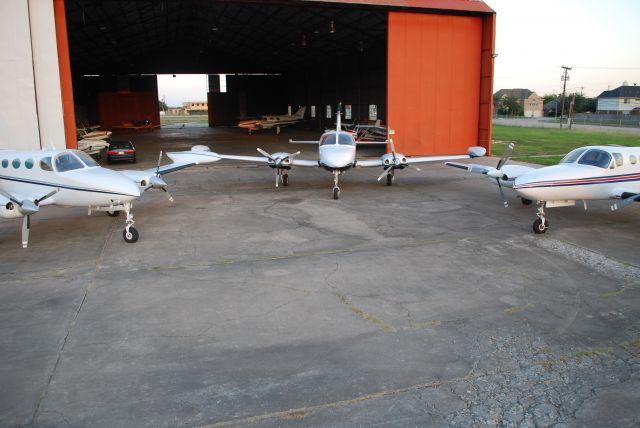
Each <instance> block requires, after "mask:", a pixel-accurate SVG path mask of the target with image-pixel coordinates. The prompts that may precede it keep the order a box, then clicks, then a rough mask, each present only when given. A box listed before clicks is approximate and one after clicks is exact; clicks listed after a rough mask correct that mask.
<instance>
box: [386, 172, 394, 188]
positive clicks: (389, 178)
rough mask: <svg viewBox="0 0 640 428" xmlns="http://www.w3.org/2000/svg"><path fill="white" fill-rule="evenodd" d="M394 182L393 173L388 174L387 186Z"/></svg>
mask: <svg viewBox="0 0 640 428" xmlns="http://www.w3.org/2000/svg"><path fill="white" fill-rule="evenodd" d="M392 184H393V175H391V174H387V186H391V185H392Z"/></svg>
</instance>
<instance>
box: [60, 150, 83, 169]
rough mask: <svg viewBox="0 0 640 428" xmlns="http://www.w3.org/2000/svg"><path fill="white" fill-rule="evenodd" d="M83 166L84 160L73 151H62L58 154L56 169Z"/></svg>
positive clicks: (79, 167)
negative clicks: (72, 152) (81, 160)
mask: <svg viewBox="0 0 640 428" xmlns="http://www.w3.org/2000/svg"><path fill="white" fill-rule="evenodd" d="M82 168H84V165H83V164H82V162H80V160H79V159H78V158H77V157H75V156H74V155H73V154H71V153H61V154H59V155H58V156H56V171H58V172H65V171H71V170H73V169H82Z"/></svg>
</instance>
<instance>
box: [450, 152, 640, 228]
mask: <svg viewBox="0 0 640 428" xmlns="http://www.w3.org/2000/svg"><path fill="white" fill-rule="evenodd" d="M512 150H513V143H512V144H509V146H508V147H507V149H506V150H505V153H504V154H503V156H502V158H501V159H500V161H499V162H498V165H497V167H496V168H492V167H488V166H485V165H477V164H460V163H455V162H446V164H447V165H449V166H453V167H456V168H461V169H465V170H467V171H470V172H476V173H480V174H485V175H487V176H488V177H490V179H491V180H492V181H493V182H494V183H495V184H497V185H498V187H499V189H500V194H501V196H502V201H503V204H504V206H505V207H507V206H508V204H507V201H506V199H505V197H504V192H503V191H502V186H506V187H511V188H513V189H514V190H515V191H516V193H517V194H518V196H519V197H520V198H521V199H522V203H523V204H525V205H529V204H530V203H531V202H532V201H537V206H538V211H537V214H536V215H537V217H538V218H537V219H536V220H535V221H534V222H533V231H534V232H535V233H545V232H546V231H547V230H548V229H549V220H547V217H546V213H545V208H554V207H565V206H573V205H575V204H576V200H582V201H583V204H584V208H585V209H587V201H588V200H605V199H621V200H620V201H619V202H616V203H614V204H613V205H612V206H611V210H612V211H615V210H619V209H622V208H624V207H626V206H628V205H630V204H631V203H633V202H640V147H621V146H587V147H580V148H577V149H575V150H573V151H571V152H569V153H568V154H567V155H566V156H565V157H564V158H563V159H562V160H561V161H560V163H559V164H558V165H553V166H547V167H544V168H531V167H527V166H523V165H505V163H506V162H507V160H508V159H509V157H510V156H511V152H512Z"/></svg>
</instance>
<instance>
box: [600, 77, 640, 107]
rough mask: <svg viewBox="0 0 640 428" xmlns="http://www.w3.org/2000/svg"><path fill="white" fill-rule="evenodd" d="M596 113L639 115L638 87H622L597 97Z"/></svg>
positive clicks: (639, 93) (639, 88)
mask: <svg viewBox="0 0 640 428" xmlns="http://www.w3.org/2000/svg"><path fill="white" fill-rule="evenodd" d="M598 113H604V114H640V86H636V85H635V84H634V85H633V86H628V84H627V82H624V83H623V84H622V86H619V87H617V88H616V89H612V90H610V91H604V92H603V93H601V94H600V95H598Z"/></svg>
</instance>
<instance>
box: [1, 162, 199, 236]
mask: <svg viewBox="0 0 640 428" xmlns="http://www.w3.org/2000/svg"><path fill="white" fill-rule="evenodd" d="M176 153H178V152H176ZM168 156H169V157H171V156H170V155H168ZM161 161H162V152H160V157H159V159H158V165H157V167H156V168H151V169H148V170H122V171H114V170H111V169H107V168H103V167H101V166H100V165H98V163H96V161H95V160H93V158H91V157H90V156H89V155H87V154H86V153H84V152H82V151H80V150H43V151H36V150H31V151H18V150H0V217H2V218H19V217H22V218H23V221H22V247H23V248H26V247H27V245H28V243H29V231H30V229H31V216H32V215H33V214H36V213H38V212H39V211H40V207H42V206H45V205H58V206H65V207H88V208H89V214H91V212H92V211H106V212H107V214H109V215H110V216H114V217H115V216H117V215H118V214H120V211H124V212H125V213H126V219H125V228H124V231H123V232H122V236H123V238H124V240H125V241H126V242H130V243H133V242H136V241H137V240H138V237H139V233H138V231H137V230H136V229H135V228H134V227H133V224H134V220H133V213H132V208H133V201H134V200H136V199H138V197H140V195H141V194H142V193H143V192H145V191H147V190H150V189H159V190H161V191H163V192H164V193H165V194H166V196H167V197H168V198H169V200H170V201H171V202H173V198H172V197H171V195H170V194H169V193H168V192H167V183H166V182H165V181H164V180H163V179H162V178H161V177H162V176H163V175H165V174H168V173H170V172H174V171H178V170H180V169H184V168H188V167H190V166H193V165H196V164H197V163H198V158H196V157H194V156H190V155H189V153H187V154H186V155H183V156H180V160H179V161H177V162H176V161H174V162H172V163H170V164H168V165H163V166H160V163H161Z"/></svg>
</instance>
